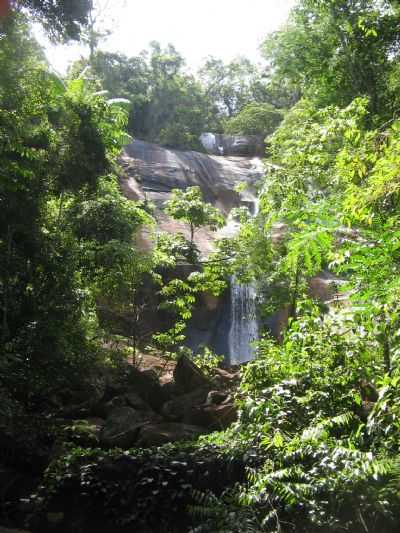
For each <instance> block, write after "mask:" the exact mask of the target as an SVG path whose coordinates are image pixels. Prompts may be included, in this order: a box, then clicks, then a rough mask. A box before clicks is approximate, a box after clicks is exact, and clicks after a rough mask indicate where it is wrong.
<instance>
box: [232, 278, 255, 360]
mask: <svg viewBox="0 0 400 533" xmlns="http://www.w3.org/2000/svg"><path fill="white" fill-rule="evenodd" d="M230 318H231V324H230V329H229V337H228V347H229V362H230V364H239V363H245V362H247V361H250V360H251V359H253V358H254V348H253V347H252V346H251V343H252V342H253V341H255V340H257V339H258V323H257V312H256V291H255V288H254V286H253V285H252V284H245V285H241V284H239V283H238V282H237V281H236V279H235V277H234V276H233V277H232V278H231V317H230Z"/></svg>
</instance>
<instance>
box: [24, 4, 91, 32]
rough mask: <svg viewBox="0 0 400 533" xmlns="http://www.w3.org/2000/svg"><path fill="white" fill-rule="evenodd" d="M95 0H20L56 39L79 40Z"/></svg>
mask: <svg viewBox="0 0 400 533" xmlns="http://www.w3.org/2000/svg"><path fill="white" fill-rule="evenodd" d="M92 5H93V0H68V2H66V1H65V0H52V1H51V2H48V1H47V0H18V6H22V7H24V8H26V9H27V10H28V11H29V12H30V13H32V14H33V15H34V16H35V17H37V18H38V19H39V20H40V21H41V22H42V23H43V25H44V26H45V28H46V30H47V31H48V32H49V34H50V36H52V37H53V38H54V39H73V40H78V39H79V38H80V36H81V33H82V30H83V28H84V27H85V26H86V25H87V24H88V21H89V18H88V17H89V13H90V11H91V9H92Z"/></svg>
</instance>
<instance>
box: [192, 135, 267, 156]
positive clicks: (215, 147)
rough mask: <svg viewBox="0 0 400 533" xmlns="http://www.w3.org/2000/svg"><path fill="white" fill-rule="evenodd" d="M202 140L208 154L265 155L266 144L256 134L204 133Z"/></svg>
mask: <svg viewBox="0 0 400 533" xmlns="http://www.w3.org/2000/svg"><path fill="white" fill-rule="evenodd" d="M200 142H201V144H202V145H203V148H204V149H205V150H206V152H207V153H208V154H212V155H220V156H241V157H255V156H260V157H262V156H263V155H264V144H263V142H262V139H261V138H260V137H257V136H256V135H225V134H221V133H202V134H201V136H200Z"/></svg>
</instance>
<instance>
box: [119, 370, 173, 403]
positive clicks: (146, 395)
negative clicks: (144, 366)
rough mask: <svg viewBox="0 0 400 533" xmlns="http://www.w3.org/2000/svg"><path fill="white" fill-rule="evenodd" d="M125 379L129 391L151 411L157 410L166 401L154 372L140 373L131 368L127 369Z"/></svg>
mask: <svg viewBox="0 0 400 533" xmlns="http://www.w3.org/2000/svg"><path fill="white" fill-rule="evenodd" d="M127 378H128V386H129V390H130V391H134V392H135V393H136V394H137V395H138V396H139V397H140V398H141V399H142V400H143V401H144V402H146V403H147V404H149V405H150V406H151V407H152V409H155V410H156V411H157V410H159V409H160V407H161V406H162V404H163V403H164V402H165V401H166V400H167V399H168V396H166V394H165V391H164V390H163V388H162V387H161V384H160V381H159V379H158V375H157V373H156V371H155V370H152V369H149V370H144V371H140V370H139V369H137V368H135V367H134V366H132V367H131V368H130V369H129V373H128V377H127Z"/></svg>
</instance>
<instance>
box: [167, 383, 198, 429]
mask: <svg viewBox="0 0 400 533" xmlns="http://www.w3.org/2000/svg"><path fill="white" fill-rule="evenodd" d="M207 393H208V391H207V389H196V390H194V391H192V392H189V393H187V394H183V395H182V396H178V397H176V398H173V399H172V400H170V401H168V402H166V403H165V404H164V405H163V407H162V410H161V414H162V415H163V416H164V417H165V418H167V419H168V420H171V421H174V422H177V421H181V420H183V419H184V418H187V417H188V416H190V412H191V411H192V410H193V409H194V408H195V407H198V406H200V405H201V404H203V403H204V401H205V400H206V398H207Z"/></svg>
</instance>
